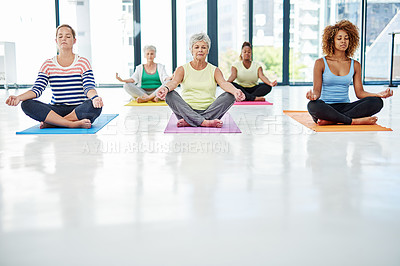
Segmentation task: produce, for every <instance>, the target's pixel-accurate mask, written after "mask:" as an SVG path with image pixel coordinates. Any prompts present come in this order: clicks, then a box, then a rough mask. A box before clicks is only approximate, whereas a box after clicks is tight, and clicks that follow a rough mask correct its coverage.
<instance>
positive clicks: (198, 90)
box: [181, 63, 217, 110]
mask: <svg viewBox="0 0 400 266" xmlns="http://www.w3.org/2000/svg"><path fill="white" fill-rule="evenodd" d="M182 67H183V69H184V71H185V74H184V77H183V81H182V83H181V87H182V98H183V99H184V100H185V102H187V103H188V104H189V105H190V107H192V108H193V109H194V110H205V109H207V108H208V106H210V105H211V104H212V103H213V102H214V101H215V92H216V89H217V82H216V81H215V78H214V73H215V69H216V68H217V67H216V66H213V65H211V64H210V63H207V66H206V67H205V68H204V69H202V70H196V69H194V68H193V67H192V66H191V65H190V63H187V64H185V65H183V66H182Z"/></svg>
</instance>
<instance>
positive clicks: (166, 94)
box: [157, 33, 245, 127]
mask: <svg viewBox="0 0 400 266" xmlns="http://www.w3.org/2000/svg"><path fill="white" fill-rule="evenodd" d="M210 46H211V40H210V38H209V37H208V36H207V34H205V33H198V34H194V35H193V36H192V37H191V38H190V51H191V53H192V56H193V60H192V61H191V62H189V63H187V64H185V65H183V66H180V67H179V68H177V70H176V71H175V73H174V76H173V79H172V80H171V81H169V82H168V83H166V84H165V85H163V86H161V88H160V89H159V90H158V92H157V97H159V98H160V99H166V102H167V104H168V105H169V107H170V108H171V109H172V111H173V112H174V113H175V115H176V116H177V118H178V123H177V126H178V127H187V126H192V127H198V126H203V127H222V121H221V120H220V119H221V118H222V116H223V115H224V114H225V113H226V112H227V111H228V109H229V108H230V107H231V106H232V105H233V104H234V102H235V100H236V101H243V100H244V99H245V95H244V94H243V92H242V91H241V90H238V89H236V88H235V87H234V86H233V85H232V84H231V83H229V82H227V81H226V80H225V79H224V76H223V75H222V72H221V70H219V68H218V67H216V66H213V65H212V64H210V63H208V62H206V57H207V55H208V52H209V50H210ZM179 84H181V87H182V96H180V95H179V94H178V93H177V92H176V91H174V90H175V89H176V88H177V87H178V85H179ZM217 84H218V85H219V86H220V87H221V89H223V90H224V91H225V92H224V93H222V94H221V95H220V96H219V97H218V98H216V97H215V93H216V88H217Z"/></svg>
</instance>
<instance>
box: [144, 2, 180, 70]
mask: <svg viewBox="0 0 400 266" xmlns="http://www.w3.org/2000/svg"><path fill="white" fill-rule="evenodd" d="M156 5H157V8H155V7H154V6H155V2H154V1H141V2H140V12H141V13H142V15H141V24H142V25H141V35H142V36H141V37H142V40H141V43H142V49H141V52H142V55H143V47H144V46H145V45H154V46H155V47H156V48H157V54H156V56H157V58H156V59H155V62H158V63H161V64H164V65H165V67H166V70H167V73H168V74H169V75H172V71H173V70H172V56H171V51H172V34H171V28H172V25H171V24H172V23H171V1H157V4H156ZM142 58H143V56H142ZM143 60H144V61H143ZM142 62H143V63H145V62H146V60H145V59H142Z"/></svg>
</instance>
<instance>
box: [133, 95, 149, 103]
mask: <svg viewBox="0 0 400 266" xmlns="http://www.w3.org/2000/svg"><path fill="white" fill-rule="evenodd" d="M136 101H137V102H138V103H145V102H148V101H149V98H148V97H147V96H142V97H138V98H137V99H136Z"/></svg>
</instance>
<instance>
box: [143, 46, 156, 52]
mask: <svg viewBox="0 0 400 266" xmlns="http://www.w3.org/2000/svg"><path fill="white" fill-rule="evenodd" d="M147 50H150V51H154V53H157V49H156V47H155V46H154V45H145V46H144V47H143V53H146V51H147Z"/></svg>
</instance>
